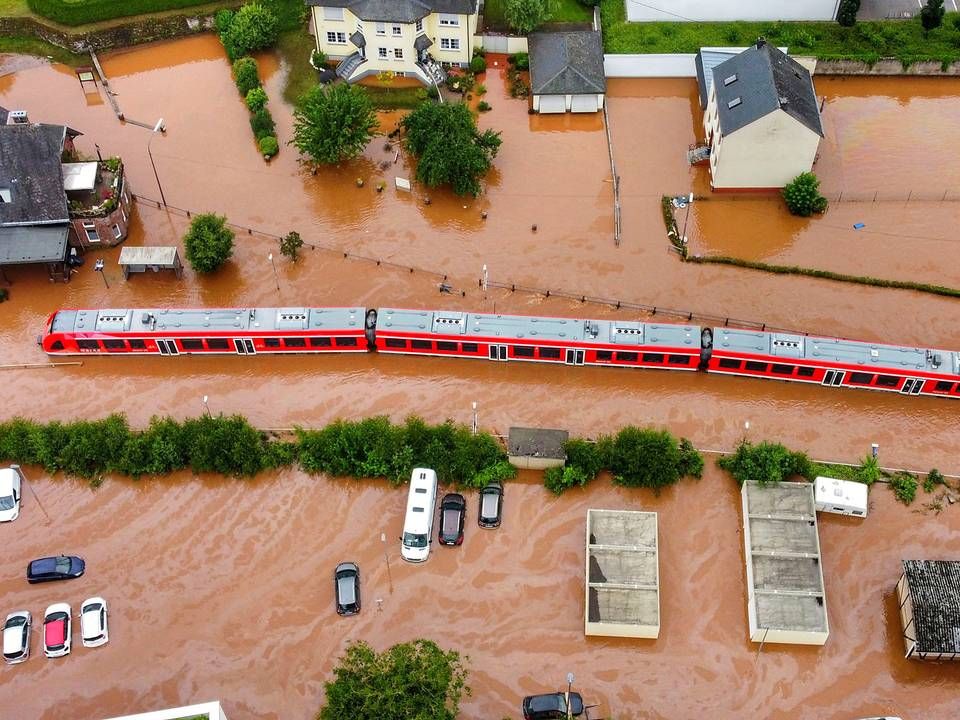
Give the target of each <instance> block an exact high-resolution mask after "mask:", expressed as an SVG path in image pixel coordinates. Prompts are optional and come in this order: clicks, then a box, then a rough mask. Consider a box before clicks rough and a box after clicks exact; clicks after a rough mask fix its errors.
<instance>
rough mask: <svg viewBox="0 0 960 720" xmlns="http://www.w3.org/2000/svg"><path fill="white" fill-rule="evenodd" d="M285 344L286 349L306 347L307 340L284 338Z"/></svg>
mask: <svg viewBox="0 0 960 720" xmlns="http://www.w3.org/2000/svg"><path fill="white" fill-rule="evenodd" d="M283 344H284V345H285V346H286V347H306V346H307V339H306V338H302V337H292V338H284V339H283Z"/></svg>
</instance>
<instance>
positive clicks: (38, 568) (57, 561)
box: [27, 555, 87, 583]
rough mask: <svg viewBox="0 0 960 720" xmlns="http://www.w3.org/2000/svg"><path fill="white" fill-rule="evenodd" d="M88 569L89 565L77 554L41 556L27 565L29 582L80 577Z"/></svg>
mask: <svg viewBox="0 0 960 720" xmlns="http://www.w3.org/2000/svg"><path fill="white" fill-rule="evenodd" d="M86 569H87V565H86V563H85V562H84V561H83V558H78V557H76V556H75V555H57V556H55V557H46V558H40V559H38V560H33V561H32V562H31V563H30V564H29V565H27V582H29V583H42V582H50V581H52V580H67V579H69V578H78V577H80V576H81V575H83V572H84V570H86Z"/></svg>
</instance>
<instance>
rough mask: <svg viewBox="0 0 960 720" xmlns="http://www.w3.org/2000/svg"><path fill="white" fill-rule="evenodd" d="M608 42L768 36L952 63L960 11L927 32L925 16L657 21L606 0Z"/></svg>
mask: <svg viewBox="0 0 960 720" xmlns="http://www.w3.org/2000/svg"><path fill="white" fill-rule="evenodd" d="M601 13H602V25H603V46H604V50H605V51H606V52H608V53H695V52H697V51H698V50H699V49H700V48H701V47H710V46H724V45H734V46H736V45H749V44H750V43H752V42H754V41H756V39H757V38H758V37H759V36H761V35H762V36H763V37H765V38H766V39H767V41H768V42H770V43H771V44H773V45H776V46H787V47H789V48H790V52H791V53H792V54H795V55H815V56H816V57H818V58H820V59H823V60H837V59H850V60H863V61H866V62H868V63H874V62H876V61H877V60H879V59H880V58H884V57H891V58H896V59H898V60H900V61H901V62H903V64H904V66H906V65H909V64H911V63H913V62H916V61H918V60H935V61H937V62H941V63H945V64H948V63H950V62H953V61H954V60H958V59H960V14H958V13H950V14H948V15H947V16H946V18H945V19H944V21H943V26H942V27H939V28H937V29H936V30H933V31H931V32H930V33H929V34H927V33H924V31H923V27H922V26H921V25H920V20H919V19H916V20H880V21H873V22H858V23H857V24H856V25H854V26H853V27H850V28H846V27H843V26H841V25H839V24H837V23H835V22H773V21H767V22H710V23H700V22H652V23H628V22H626V10H625V7H624V3H623V0H602V3H601Z"/></svg>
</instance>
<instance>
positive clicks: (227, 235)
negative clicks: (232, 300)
mask: <svg viewBox="0 0 960 720" xmlns="http://www.w3.org/2000/svg"><path fill="white" fill-rule="evenodd" d="M183 246H184V249H185V250H186V255H187V260H188V261H189V263H190V266H191V267H192V268H193V269H194V270H195V271H196V272H198V273H210V272H213V271H214V270H217V269H219V268H220V266H221V265H223V264H224V263H225V262H226V261H227V260H229V259H230V256H231V255H233V230H231V229H230V228H228V227H227V219H226V218H225V217H223V216H222V215H214V214H213V213H206V214H203V215H196V216H194V218H193V221H192V222H191V223H190V229H189V230H188V231H187V234H186V235H184V236H183Z"/></svg>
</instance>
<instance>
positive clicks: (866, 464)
mask: <svg viewBox="0 0 960 720" xmlns="http://www.w3.org/2000/svg"><path fill="white" fill-rule="evenodd" d="M881 474H882V472H881V471H880V461H879V460H877V458H875V457H874V456H873V455H867V456H866V457H865V458H864V459H863V462H861V463H860V467H859V468H857V472H856V480H857V482H862V483H863V484H864V485H873V484H874V483H875V482H876V481H877V480H879V479H880V476H881Z"/></svg>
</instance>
